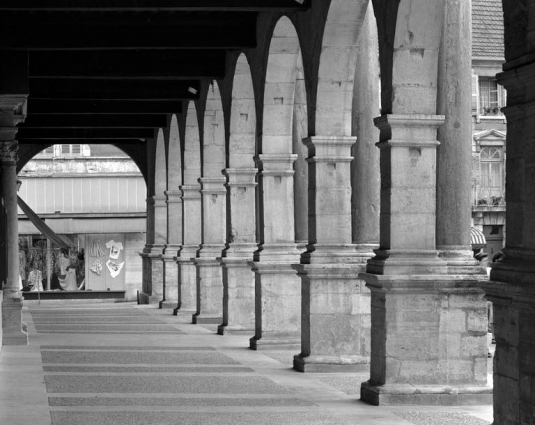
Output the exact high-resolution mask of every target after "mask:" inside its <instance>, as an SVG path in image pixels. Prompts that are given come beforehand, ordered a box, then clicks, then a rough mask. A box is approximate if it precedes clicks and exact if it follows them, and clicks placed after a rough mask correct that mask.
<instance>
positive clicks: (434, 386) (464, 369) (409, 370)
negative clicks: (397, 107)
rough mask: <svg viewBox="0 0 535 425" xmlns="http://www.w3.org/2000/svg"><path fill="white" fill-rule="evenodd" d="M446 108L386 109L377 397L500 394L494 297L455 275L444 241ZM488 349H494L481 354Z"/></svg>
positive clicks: (370, 278)
mask: <svg viewBox="0 0 535 425" xmlns="http://www.w3.org/2000/svg"><path fill="white" fill-rule="evenodd" d="M443 121H444V117H443V116H440V115H385V116H382V117H380V118H378V119H377V120H376V125H377V126H378V127H379V129H380V130H381V141H380V143H378V147H379V148H380V149H381V179H382V181H381V183H382V184H381V236H380V249H378V250H376V251H375V252H376V256H375V258H373V259H371V260H369V261H368V266H367V273H362V274H361V275H360V277H361V278H362V279H364V280H365V281H366V283H367V286H368V287H369V288H370V290H371V292H372V295H371V296H372V305H371V308H372V316H371V321H372V323H371V326H372V332H371V364H370V366H371V368H370V372H371V373H370V380H369V381H368V382H366V383H363V384H362V388H361V399H363V400H364V401H367V402H369V403H371V404H375V405H378V404H459V403H465V402H469V403H470V402H471V403H479V404H482V403H485V402H488V401H490V400H489V399H490V397H491V393H492V389H491V388H490V387H488V386H487V358H486V331H487V329H486V325H487V323H486V304H485V301H484V299H483V297H482V295H481V291H480V290H479V288H477V286H475V284H474V282H475V279H474V278H475V276H471V279H470V281H469V282H467V283H465V282H464V280H463V276H458V275H448V273H447V272H448V270H447V265H446V262H444V261H442V260H441V259H439V258H438V252H437V251H436V249H435V227H436V215H435V214H436V212H435V209H436V198H435V194H436V147H437V145H438V142H437V141H436V135H437V128H438V126H439V125H441V124H442V123H443ZM482 353H485V356H482V355H481V354H482Z"/></svg>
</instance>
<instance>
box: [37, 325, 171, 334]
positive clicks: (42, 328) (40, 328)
mask: <svg viewBox="0 0 535 425" xmlns="http://www.w3.org/2000/svg"><path fill="white" fill-rule="evenodd" d="M35 329H36V330H37V332H46V331H52V332H59V331H69V332H89V331H95V332H114V331H115V332H123V331H126V332H134V331H135V332H154V331H156V332H162V331H167V332H180V331H179V330H178V329H175V328H174V327H173V326H170V325H167V324H165V323H162V324H152V325H127V324H121V325H114V324H99V325H69V324H65V325H40V324H38V323H36V324H35Z"/></svg>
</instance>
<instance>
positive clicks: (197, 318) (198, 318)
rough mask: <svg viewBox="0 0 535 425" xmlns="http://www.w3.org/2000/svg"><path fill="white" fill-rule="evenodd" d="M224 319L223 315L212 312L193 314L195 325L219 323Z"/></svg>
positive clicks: (192, 321) (192, 320)
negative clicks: (215, 314) (211, 313)
mask: <svg viewBox="0 0 535 425" xmlns="http://www.w3.org/2000/svg"><path fill="white" fill-rule="evenodd" d="M222 321H223V316H213V315H210V314H197V313H195V314H193V315H192V316H191V323H193V324H194V325H209V324H210V325H217V324H219V323H221V322H222Z"/></svg>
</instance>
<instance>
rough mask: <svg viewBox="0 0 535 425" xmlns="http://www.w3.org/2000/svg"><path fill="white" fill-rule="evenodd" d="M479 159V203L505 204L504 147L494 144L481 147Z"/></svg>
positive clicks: (490, 204) (489, 204)
mask: <svg viewBox="0 0 535 425" xmlns="http://www.w3.org/2000/svg"><path fill="white" fill-rule="evenodd" d="M479 161H480V162H479V165H480V184H479V186H480V190H479V194H478V205H488V206H500V205H504V204H505V199H504V175H503V171H504V161H503V148H502V147H494V146H490V147H484V148H481V153H480V157H479Z"/></svg>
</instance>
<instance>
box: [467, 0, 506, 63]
mask: <svg viewBox="0 0 535 425" xmlns="http://www.w3.org/2000/svg"><path fill="white" fill-rule="evenodd" d="M472 57H476V58H493V59H503V58H504V44H503V9H502V1H501V0H472Z"/></svg>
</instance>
